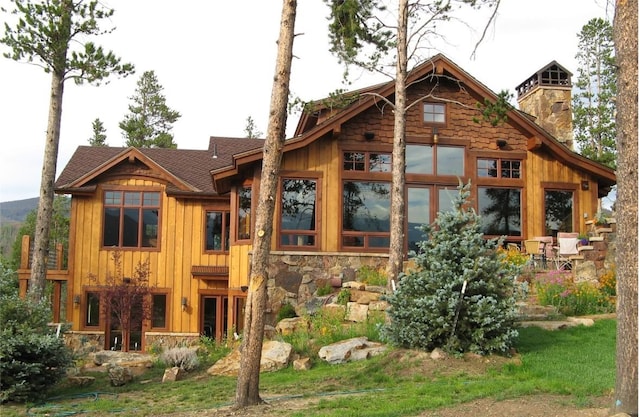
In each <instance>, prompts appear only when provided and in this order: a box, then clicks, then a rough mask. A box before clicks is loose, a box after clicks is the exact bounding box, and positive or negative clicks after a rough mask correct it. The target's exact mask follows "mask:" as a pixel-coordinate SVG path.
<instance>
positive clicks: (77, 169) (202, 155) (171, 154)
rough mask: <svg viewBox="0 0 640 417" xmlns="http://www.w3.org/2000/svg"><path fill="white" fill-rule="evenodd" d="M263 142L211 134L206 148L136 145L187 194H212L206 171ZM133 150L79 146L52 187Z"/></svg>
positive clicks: (68, 186)
mask: <svg viewBox="0 0 640 417" xmlns="http://www.w3.org/2000/svg"><path fill="white" fill-rule="evenodd" d="M263 144H264V140H262V139H246V138H223V137H211V138H210V139H209V148H208V149H207V150H194V149H164V148H137V151H138V152H140V153H141V154H142V155H144V156H145V157H147V158H149V159H150V160H151V161H153V162H154V163H156V164H157V165H158V166H159V167H161V168H162V169H164V170H165V171H166V172H168V173H169V174H170V175H172V176H173V177H175V178H176V180H178V181H179V182H181V183H184V184H187V185H188V186H189V188H190V189H191V191H189V193H191V192H193V193H195V194H200V193H202V194H215V189H214V187H213V182H212V179H211V174H210V171H211V170H215V169H220V168H225V167H227V166H230V165H231V164H232V163H233V155H235V154H239V153H243V152H246V151H249V150H256V149H258V148H261V147H262V146H263ZM133 151H134V148H115V147H97V146H79V147H78V148H77V149H76V151H75V153H74V154H73V155H72V157H71V159H70V160H69V163H68V164H67V165H66V166H65V168H64V169H63V170H62V172H61V173H60V176H59V177H58V179H57V181H56V183H55V188H56V190H58V191H65V190H66V191H70V190H71V188H73V184H74V182H76V181H78V180H80V179H81V178H82V177H84V176H87V175H90V174H92V173H96V174H97V173H99V172H100V171H101V169H102V167H103V166H106V165H108V163H110V162H112V161H114V160H117V159H118V158H119V157H122V158H125V157H126V155H127V154H128V153H130V152H133ZM214 156H215V157H214ZM105 169H107V171H108V168H105Z"/></svg>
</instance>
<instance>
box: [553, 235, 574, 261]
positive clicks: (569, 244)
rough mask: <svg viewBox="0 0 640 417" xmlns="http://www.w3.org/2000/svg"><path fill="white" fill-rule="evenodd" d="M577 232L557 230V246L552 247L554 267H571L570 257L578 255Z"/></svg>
mask: <svg viewBox="0 0 640 417" xmlns="http://www.w3.org/2000/svg"><path fill="white" fill-rule="evenodd" d="M578 235H579V234H578V233H565V232H559V233H558V236H557V242H558V244H557V246H555V247H554V249H555V251H556V254H555V257H554V259H555V263H556V269H558V270H565V269H568V270H570V269H571V257H572V256H577V255H578V253H579V252H578V242H580V239H578Z"/></svg>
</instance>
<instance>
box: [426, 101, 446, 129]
mask: <svg viewBox="0 0 640 417" xmlns="http://www.w3.org/2000/svg"><path fill="white" fill-rule="evenodd" d="M445 108H446V106H445V105H444V104H442V103H424V104H423V105H422V114H423V120H424V122H425V123H438V124H444V123H445V121H446V117H445V115H446V114H445Z"/></svg>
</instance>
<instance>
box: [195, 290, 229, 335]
mask: <svg viewBox="0 0 640 417" xmlns="http://www.w3.org/2000/svg"><path fill="white" fill-rule="evenodd" d="M228 307H229V297H227V296H226V295H203V296H202V298H201V299H200V311H202V316H201V320H200V334H202V335H203V336H206V337H210V338H212V339H216V340H222V339H223V338H224V337H225V336H226V334H227V329H228V324H227V318H228V313H227V311H228Z"/></svg>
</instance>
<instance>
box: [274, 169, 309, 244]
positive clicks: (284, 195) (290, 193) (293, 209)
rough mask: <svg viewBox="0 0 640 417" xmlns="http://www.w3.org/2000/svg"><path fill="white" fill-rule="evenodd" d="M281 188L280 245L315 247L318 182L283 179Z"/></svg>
mask: <svg viewBox="0 0 640 417" xmlns="http://www.w3.org/2000/svg"><path fill="white" fill-rule="evenodd" d="M280 188H281V198H280V245H281V246H296V247H305V248H308V247H310V246H315V245H316V241H317V224H316V219H317V213H316V210H317V192H318V181H317V180H316V179H302V178H283V179H282V181H281V183H280Z"/></svg>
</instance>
